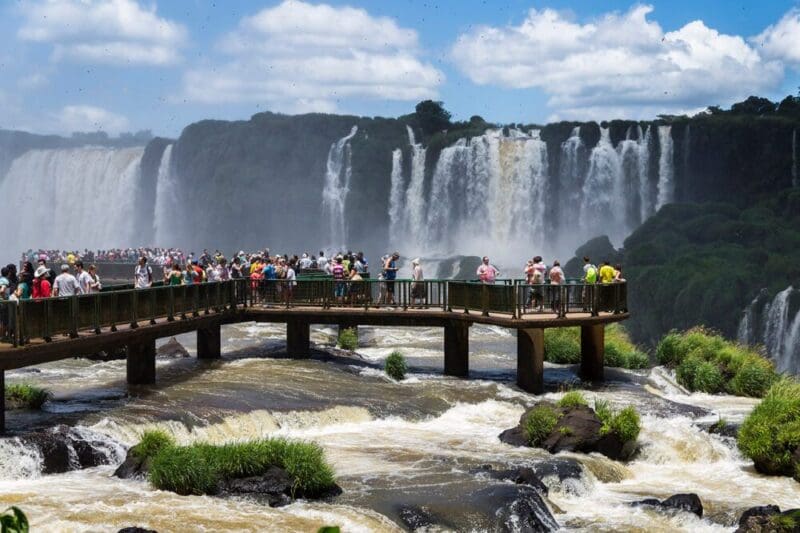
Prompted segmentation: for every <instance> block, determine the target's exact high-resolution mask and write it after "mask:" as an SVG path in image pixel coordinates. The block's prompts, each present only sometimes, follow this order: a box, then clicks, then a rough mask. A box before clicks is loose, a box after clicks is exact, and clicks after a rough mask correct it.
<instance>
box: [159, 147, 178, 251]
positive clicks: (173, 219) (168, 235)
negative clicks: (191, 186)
mask: <svg viewBox="0 0 800 533" xmlns="http://www.w3.org/2000/svg"><path fill="white" fill-rule="evenodd" d="M181 212H182V210H181V197H180V185H179V183H178V180H177V179H176V175H175V172H173V171H172V145H171V144H170V145H169V146H167V147H166V148H165V149H164V153H163V154H162V155H161V164H160V165H159V166H158V178H157V179H156V205H155V216H154V218H153V228H154V229H155V242H156V243H158V245H159V246H177V245H178V243H175V242H172V239H173V238H174V235H175V231H174V229H175V225H179V224H182V220H183V218H182V215H181Z"/></svg>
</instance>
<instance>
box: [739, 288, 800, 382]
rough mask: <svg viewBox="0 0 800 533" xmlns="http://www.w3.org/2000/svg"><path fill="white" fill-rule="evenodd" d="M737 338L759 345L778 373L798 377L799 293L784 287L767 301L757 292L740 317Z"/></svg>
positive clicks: (799, 353)
mask: <svg viewBox="0 0 800 533" xmlns="http://www.w3.org/2000/svg"><path fill="white" fill-rule="evenodd" d="M737 337H738V340H739V342H742V343H744V344H750V345H756V344H761V345H763V346H764V349H765V350H766V352H767V355H768V356H769V357H770V359H772V360H773V361H774V362H775V367H776V368H777V370H778V371H779V372H789V373H792V374H800V291H798V290H796V289H794V288H793V287H788V288H787V289H785V290H783V291H781V292H779V293H778V294H777V295H775V297H774V298H773V299H772V300H771V301H770V300H769V297H768V294H767V291H766V290H763V291H761V293H760V294H759V295H758V296H757V297H756V298H755V299H754V300H753V301H752V302H751V303H750V305H748V306H747V308H746V309H745V311H744V313H743V314H742V318H741V321H740V322H739V328H738V330H737Z"/></svg>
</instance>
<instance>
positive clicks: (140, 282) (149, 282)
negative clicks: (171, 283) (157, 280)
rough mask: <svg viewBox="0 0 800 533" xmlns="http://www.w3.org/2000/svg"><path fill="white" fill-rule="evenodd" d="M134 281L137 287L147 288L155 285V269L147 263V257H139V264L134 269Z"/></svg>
mask: <svg viewBox="0 0 800 533" xmlns="http://www.w3.org/2000/svg"><path fill="white" fill-rule="evenodd" d="M133 283H134V286H135V287H136V288H137V289H147V288H149V287H152V286H153V270H152V269H151V268H150V265H148V264H147V258H146V257H140V258H139V264H138V265H136V269H135V270H134V271H133Z"/></svg>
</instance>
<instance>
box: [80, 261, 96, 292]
mask: <svg viewBox="0 0 800 533" xmlns="http://www.w3.org/2000/svg"><path fill="white" fill-rule="evenodd" d="M75 274H76V278H77V280H78V286H79V287H80V290H81V292H80V293H81V294H89V293H91V292H92V283H94V280H93V279H92V276H90V275H89V273H88V272H86V271H85V270H84V269H83V261H81V260H78V261H75Z"/></svg>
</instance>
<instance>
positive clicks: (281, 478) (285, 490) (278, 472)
mask: <svg viewBox="0 0 800 533" xmlns="http://www.w3.org/2000/svg"><path fill="white" fill-rule="evenodd" d="M292 482H293V480H292V476H290V475H289V473H288V472H286V470H284V469H283V468H278V467H277V466H271V467H269V469H268V470H267V471H266V472H264V473H263V474H262V475H260V476H252V477H246V478H237V479H225V480H223V481H222V482H220V485H219V492H220V493H221V494H249V495H258V496H261V497H263V498H266V499H267V501H268V502H269V505H270V506H271V507H277V506H280V505H287V504H289V503H291V501H292V498H291V491H292Z"/></svg>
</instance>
